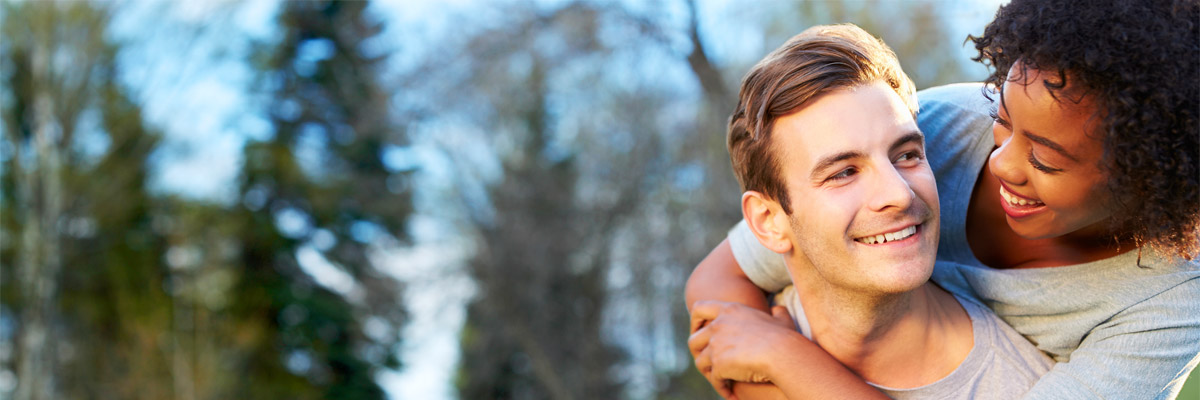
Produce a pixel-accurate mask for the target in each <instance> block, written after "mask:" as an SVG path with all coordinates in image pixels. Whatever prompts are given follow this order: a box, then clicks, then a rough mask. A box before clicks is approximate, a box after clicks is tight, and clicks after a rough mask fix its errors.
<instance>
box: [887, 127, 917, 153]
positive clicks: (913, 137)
mask: <svg viewBox="0 0 1200 400" xmlns="http://www.w3.org/2000/svg"><path fill="white" fill-rule="evenodd" d="M913 142H916V143H917V144H921V145H924V144H925V135H922V134H921V131H917V130H914V131H911V132H908V133H906V134H904V136H901V137H900V138H899V139H896V141H895V142H892V147H890V148H888V152H889V153H890V152H893V151H896V149H898V148H900V146H904V145H906V144H909V143H913Z"/></svg>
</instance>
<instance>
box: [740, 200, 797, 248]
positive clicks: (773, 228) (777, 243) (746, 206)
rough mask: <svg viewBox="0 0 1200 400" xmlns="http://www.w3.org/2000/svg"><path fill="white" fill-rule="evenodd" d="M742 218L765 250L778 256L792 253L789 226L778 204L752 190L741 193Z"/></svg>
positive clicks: (785, 215) (786, 217)
mask: <svg viewBox="0 0 1200 400" xmlns="http://www.w3.org/2000/svg"><path fill="white" fill-rule="evenodd" d="M742 218H745V219H746V225H747V226H749V227H750V231H751V232H754V236H755V237H757V238H758V242H759V243H762V245H763V246H766V248H768V249H770V250H771V251H774V252H776V253H779V254H787V253H788V252H789V251H792V240H791V224H790V222H789V220H788V216H787V214H784V213H783V208H782V207H780V205H779V202H777V201H775V200H772V199H770V198H767V196H765V195H763V194H762V193H759V192H756V191H753V190H751V191H747V192H746V193H742Z"/></svg>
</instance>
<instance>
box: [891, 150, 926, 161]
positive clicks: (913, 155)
mask: <svg viewBox="0 0 1200 400" xmlns="http://www.w3.org/2000/svg"><path fill="white" fill-rule="evenodd" d="M920 159H921V153H920V152H918V151H910V152H907V153H904V154H901V155H900V157H897V158H896V162H901V161H912V160H920Z"/></svg>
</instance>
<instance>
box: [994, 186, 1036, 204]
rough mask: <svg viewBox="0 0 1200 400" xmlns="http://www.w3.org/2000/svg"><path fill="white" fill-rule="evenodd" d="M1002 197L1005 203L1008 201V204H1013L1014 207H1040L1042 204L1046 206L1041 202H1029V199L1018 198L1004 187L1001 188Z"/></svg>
mask: <svg viewBox="0 0 1200 400" xmlns="http://www.w3.org/2000/svg"><path fill="white" fill-rule="evenodd" d="M1000 197H1003V198H1004V201H1007V202H1008V204H1011V205H1014V206H1031V207H1032V206H1040V205H1042V204H1046V203H1043V202H1040V201H1037V200H1028V199H1023V198H1020V197H1017V196H1016V195H1014V194H1012V193H1009V192H1008V190H1006V189H1004V186H1001V187H1000Z"/></svg>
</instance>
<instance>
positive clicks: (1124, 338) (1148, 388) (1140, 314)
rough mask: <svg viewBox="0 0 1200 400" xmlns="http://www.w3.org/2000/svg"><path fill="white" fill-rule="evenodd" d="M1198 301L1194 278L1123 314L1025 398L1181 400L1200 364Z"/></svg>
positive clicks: (1198, 281)
mask: <svg viewBox="0 0 1200 400" xmlns="http://www.w3.org/2000/svg"><path fill="white" fill-rule="evenodd" d="M1198 299H1200V279H1191V280H1188V281H1185V282H1183V283H1182V284H1180V285H1178V286H1175V287H1173V288H1171V289H1169V290H1166V291H1164V292H1162V293H1160V294H1158V295H1157V296H1154V297H1152V298H1150V299H1147V300H1145V301H1143V302H1141V303H1138V304H1135V305H1134V306H1132V307H1130V308H1128V309H1126V310H1124V311H1122V312H1120V313H1118V314H1117V315H1115V316H1113V318H1112V319H1110V320H1108V321H1106V322H1105V323H1103V324H1101V325H1099V326H1097V327H1096V328H1095V329H1093V330H1092V331H1091V332H1089V333H1088V335H1087V336H1086V337H1084V339H1083V341H1082V342H1081V343H1080V344H1079V348H1078V349H1076V350H1075V351H1074V352H1073V353H1071V359H1070V360H1069V361H1067V362H1061V363H1058V364H1056V365H1055V366H1054V368H1052V369H1051V370H1050V372H1049V373H1047V374H1046V375H1045V376H1043V377H1042V378H1041V379H1040V380H1038V382H1037V384H1035V385H1034V387H1033V388H1032V389H1030V391H1029V392H1028V393H1027V394H1026V395H1025V398H1026V399H1091V398H1107V399H1127V398H1138V399H1151V398H1152V399H1173V398H1175V396H1176V395H1178V393H1179V391H1180V389H1181V388H1182V386H1183V382H1184V381H1185V380H1187V378H1188V374H1189V373H1191V371H1192V370H1193V369H1194V368H1195V367H1196V364H1197V362H1200V301H1197V300H1198Z"/></svg>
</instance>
